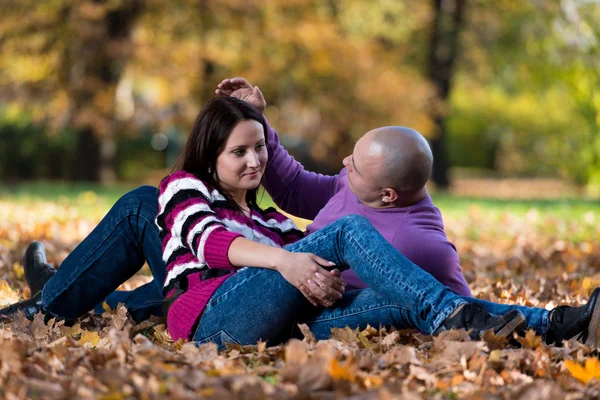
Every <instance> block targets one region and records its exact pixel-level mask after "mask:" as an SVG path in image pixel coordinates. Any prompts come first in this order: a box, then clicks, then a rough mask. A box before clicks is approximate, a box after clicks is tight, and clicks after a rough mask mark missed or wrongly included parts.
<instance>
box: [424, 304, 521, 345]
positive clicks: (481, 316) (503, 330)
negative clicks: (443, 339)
mask: <svg viewBox="0 0 600 400" xmlns="http://www.w3.org/2000/svg"><path fill="white" fill-rule="evenodd" d="M524 323H525V316H524V315H523V314H522V313H521V312H520V311H518V310H512V311H510V312H508V313H506V314H504V315H501V316H499V317H495V316H493V315H491V314H490V313H488V312H487V311H486V310H485V309H484V308H483V307H481V306H480V305H478V304H471V303H468V304H465V305H464V306H463V307H462V308H461V309H459V310H458V312H457V313H456V314H454V315H452V316H451V317H448V318H446V320H445V321H444V322H442V325H441V326H440V327H439V328H438V329H437V330H436V331H435V332H434V334H435V335H437V334H439V333H440V332H442V331H446V330H450V329H453V328H454V329H465V330H467V331H468V332H469V336H470V337H471V339H473V340H479V339H480V338H481V335H483V332H485V331H489V330H492V331H493V332H494V333H495V334H496V336H501V337H508V335H510V334H511V333H512V332H513V331H514V330H515V329H517V328H519V327H521V326H522V325H523V324H524Z"/></svg>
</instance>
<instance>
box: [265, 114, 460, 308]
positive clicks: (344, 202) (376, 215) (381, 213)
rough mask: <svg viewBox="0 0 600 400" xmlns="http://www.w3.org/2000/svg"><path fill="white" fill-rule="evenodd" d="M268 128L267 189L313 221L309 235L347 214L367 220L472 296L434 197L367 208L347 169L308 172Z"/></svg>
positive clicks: (350, 279) (352, 284)
mask: <svg viewBox="0 0 600 400" xmlns="http://www.w3.org/2000/svg"><path fill="white" fill-rule="evenodd" d="M268 128H269V129H268V151H269V164H268V165H267V168H266V172H265V177H264V186H265V188H266V189H267V191H268V192H269V194H270V195H271V197H272V198H273V200H274V201H275V203H276V204H277V205H278V206H279V207H281V209H283V210H284V211H286V212H288V213H290V214H292V215H295V216H298V217H301V218H306V219H311V220H314V221H313V223H312V224H310V225H309V226H308V227H307V233H309V234H310V233H311V232H314V231H316V230H319V229H321V228H323V227H324V226H326V225H328V224H330V223H331V222H333V221H335V220H337V219H339V218H340V217H343V216H345V215H349V214H360V215H363V216H364V217H366V218H367V219H368V220H369V221H370V222H371V223H372V224H373V226H374V227H375V228H376V229H377V230H378V231H379V232H380V233H381V234H382V235H383V237H384V238H385V239H386V240H387V241H388V242H390V243H391V244H392V245H393V246H394V247H395V248H396V249H398V251H399V252H400V253H402V254H404V256H406V258H408V259H409V260H411V261H412V262H414V263H415V264H417V265H418V266H419V267H421V268H422V269H424V270H425V271H427V272H429V273H430V274H431V275H433V276H434V277H435V278H436V279H437V280H438V281H439V282H441V283H442V284H443V285H445V286H448V287H449V288H450V289H451V290H452V291H453V292H454V293H456V294H459V295H463V296H470V295H471V291H470V289H469V286H468V285H467V283H466V281H465V278H464V276H463V274H462V269H461V267H460V261H459V259H458V254H457V252H456V247H454V245H453V244H452V243H451V242H449V241H448V238H447V237H446V233H445V232H444V222H443V220H442V214H441V212H440V210H439V209H438V208H437V207H435V206H434V205H433V202H432V200H431V197H430V196H429V195H427V197H425V198H424V199H423V200H421V201H419V202H418V203H416V204H413V205H411V206H408V207H402V208H386V209H377V208H371V207H367V206H365V205H364V204H362V203H361V202H360V200H358V198H357V197H356V195H355V194H354V193H353V192H352V190H350V187H349V186H348V176H347V171H346V169H345V168H344V169H342V170H341V171H340V173H339V174H338V175H335V176H327V175H322V174H317V173H314V172H308V171H306V170H304V167H303V166H302V164H300V163H299V162H298V161H296V160H295V159H294V158H293V157H292V156H290V155H289V154H288V152H287V151H286V150H285V149H284V148H283V147H282V146H281V144H280V143H279V137H278V136H277V132H275V130H274V129H273V128H271V127H270V126H269V127H268ZM343 277H344V280H345V281H346V283H347V284H348V288H349V289H353V288H364V287H367V285H366V284H365V283H364V282H362V281H361V280H360V279H359V278H358V277H357V276H356V274H355V273H354V272H353V271H345V272H344V273H343Z"/></svg>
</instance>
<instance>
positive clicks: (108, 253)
mask: <svg viewBox="0 0 600 400" xmlns="http://www.w3.org/2000/svg"><path fill="white" fill-rule="evenodd" d="M157 214H158V198H157V189H156V188H154V187H151V186H143V187H140V188H137V189H135V190H133V191H131V192H129V193H127V194H125V195H124V196H123V197H122V198H121V199H119V200H118V201H117V203H116V204H115V205H114V206H113V207H112V208H111V210H110V211H109V212H108V214H107V215H106V216H105V217H104V219H103V220H102V221H101V222H100V223H99V224H98V226H97V227H96V228H95V229H94V230H93V231H92V232H91V233H90V235H89V236H88V237H87V238H86V239H85V240H84V241H83V242H81V244H80V245H79V246H77V248H75V250H74V251H73V252H72V253H71V254H70V255H69V256H68V257H67V258H66V259H65V261H64V262H63V263H62V264H61V266H60V268H59V269H58V271H57V273H56V275H54V276H53V277H52V278H51V279H50V280H49V281H48V283H47V284H46V285H45V286H44V289H43V291H42V302H43V305H44V309H45V310H46V311H48V312H50V313H51V314H55V315H59V316H62V317H65V318H76V317H80V316H82V315H83V314H85V313H86V312H87V311H90V310H92V309H94V308H95V310H96V311H100V312H101V310H102V303H103V301H107V303H108V305H109V306H111V307H113V308H114V307H116V305H117V303H119V302H121V303H124V304H125V305H126V306H127V308H128V309H129V311H130V313H131V314H132V316H133V317H134V318H135V319H136V320H138V321H139V320H142V319H145V318H147V317H149V316H150V315H160V312H161V308H160V306H161V303H162V300H163V296H162V290H161V289H162V283H163V282H164V279H165V275H166V268H165V265H164V262H163V261H162V248H161V243H160V239H159V236H158V228H157V227H156V225H155V223H154V220H155V218H156V215H157ZM352 218H354V217H349V219H352ZM359 220H360V222H358V225H360V226H361V228H360V229H361V231H362V230H364V231H369V235H370V236H368V237H367V236H364V235H363V234H365V235H366V233H364V232H355V230H356V229H357V228H356V227H353V228H349V226H351V225H352V224H349V221H347V220H346V219H342V220H340V222H338V223H336V224H338V225H342V226H344V229H343V230H342V229H340V228H339V226H337V227H326V228H324V229H322V230H321V231H318V232H315V233H313V234H311V235H310V236H308V237H307V238H304V239H303V240H301V241H299V242H297V243H294V244H292V245H289V246H288V247H287V249H288V250H290V251H294V252H298V251H303V252H314V253H315V254H318V255H320V256H321V257H324V258H326V259H330V260H331V261H334V262H336V263H337V264H338V266H337V267H338V268H340V267H342V266H343V265H344V264H346V263H344V262H343V261H344V260H346V261H349V262H350V264H352V266H353V268H354V270H355V271H356V273H357V274H358V276H359V277H361V279H362V280H363V281H364V282H367V283H368V284H369V283H371V285H370V286H371V287H374V288H377V292H375V291H374V290H372V289H362V290H353V291H350V292H347V293H345V294H344V297H343V298H342V299H340V300H338V301H337V302H336V303H335V305H334V306H333V307H329V308H314V307H312V305H310V306H309V303H308V302H307V301H306V300H305V299H304V297H303V296H302V295H301V294H300V292H299V291H298V290H297V289H296V288H294V287H292V286H291V285H289V284H288V283H287V281H285V280H284V279H283V278H282V277H281V275H280V274H279V273H277V272H275V271H271V270H265V269H259V268H246V269H243V270H241V271H240V272H238V274H236V275H234V276H233V277H231V278H229V279H227V280H226V281H225V283H224V284H223V285H222V286H221V287H220V288H219V289H217V294H216V295H215V296H213V298H212V299H211V302H210V303H209V307H213V306H217V305H218V304H219V302H218V301H216V299H217V298H223V301H225V299H226V298H227V297H228V296H225V295H231V296H234V298H236V299H238V303H237V304H235V305H234V306H233V307H224V308H223V310H224V313H221V314H220V315H222V316H223V318H225V319H228V320H229V321H230V322H231V323H232V324H240V323H241V321H240V316H242V315H244V314H243V313H242V312H241V309H240V307H241V306H242V304H240V302H239V298H240V296H243V297H242V298H244V303H243V304H246V303H250V301H249V299H248V298H247V297H248V296H250V294H249V293H243V292H242V291H245V290H251V288H252V286H255V287H257V288H258V287H260V284H262V282H259V281H263V282H267V284H268V286H266V288H268V290H269V291H272V293H274V292H275V291H276V290H280V291H281V292H282V296H284V293H285V296H284V297H285V298H286V299H287V298H289V299H291V300H289V301H291V302H292V303H294V304H296V303H295V302H300V303H301V306H297V307H296V306H294V305H292V306H291V307H296V308H294V309H295V310H299V311H302V314H301V315H300V314H298V315H292V314H293V313H292V312H287V313H284V312H283V310H284V309H285V308H284V307H283V300H284V298H283V297H282V298H281V299H280V298H279V297H277V296H275V297H272V298H274V299H275V300H274V301H273V304H271V305H269V306H270V307H271V309H275V310H279V313H280V314H287V316H285V317H286V318H290V317H293V318H294V321H293V322H292V325H293V324H294V323H295V322H296V321H298V322H304V323H308V324H309V325H310V327H311V329H314V330H315V333H316V334H317V335H318V337H320V338H324V337H327V336H328V335H329V332H330V329H331V327H344V326H346V325H348V326H351V327H357V326H363V325H361V324H362V323H363V322H364V323H365V325H366V323H370V324H371V325H372V326H379V325H383V326H385V325H390V326H391V325H393V326H407V327H414V328H417V329H421V330H422V331H424V332H431V329H432V328H433V327H435V326H436V324H439V322H440V321H442V320H441V319H440V318H441V317H440V316H439V315H438V312H445V311H446V310H447V309H449V308H452V307H455V306H456V304H460V303H461V302H464V301H467V302H476V303H478V304H481V305H482V306H483V307H485V308H486V309H487V311H488V312H490V313H491V314H495V315H503V314H506V313H507V312H509V311H511V310H513V309H517V310H519V311H521V312H522V313H523V314H524V315H525V317H526V319H527V326H528V328H530V329H534V330H535V331H536V332H538V333H539V334H542V335H543V334H544V333H545V332H546V330H547V326H548V311H546V310H544V309H541V308H529V307H524V306H516V305H502V304H495V303H491V302H487V301H483V300H478V299H473V298H470V297H464V298H462V301H459V300H457V299H458V297H457V296H454V295H453V294H452V293H451V292H450V290H449V289H447V288H446V287H444V286H442V285H441V284H439V283H438V282H437V281H435V280H434V278H433V277H432V276H431V275H429V274H428V273H426V272H425V271H423V270H422V269H420V268H419V267H417V266H416V265H414V264H412V263H411V262H410V261H408V260H407V259H406V258H405V257H404V256H402V255H401V254H400V253H398V252H397V250H395V249H394V248H393V247H392V246H391V245H390V244H389V243H388V242H386V241H385V239H383V238H382V237H381V236H380V235H379V234H378V233H377V232H376V231H375V229H374V228H373V227H372V226H371V225H370V223H368V222H366V221H365V220H364V218H363V219H359ZM332 225H335V224H332ZM336 230H337V231H336ZM373 232H374V233H377V235H375V234H373ZM344 235H348V236H350V237H351V238H346V237H344ZM375 237H376V238H377V239H374V238H375ZM346 239H348V240H346ZM383 249H386V250H385V252H383ZM363 257H365V258H367V260H363V259H362V258H363ZM353 260H354V261H355V260H359V264H356V265H355V264H353V263H352V261H353ZM369 260H370V261H369ZM146 261H147V262H148V265H149V266H150V269H151V271H152V274H153V276H154V281H152V282H149V283H148V284H146V285H143V286H141V287H139V288H137V289H136V290H133V291H116V292H115V291H114V290H115V289H116V288H117V287H118V286H119V285H120V284H122V283H123V282H125V281H126V280H127V279H129V278H130V277H131V276H132V275H133V274H135V273H136V272H137V271H139V269H140V268H141V267H142V266H143V265H144V262H146ZM362 261H365V262H366V261H369V262H368V263H366V264H364V265H363V264H362ZM379 262H382V263H384V264H379ZM392 265H393V266H397V267H398V268H400V272H399V271H394V268H392V267H391V266H392ZM370 268H372V269H373V270H370ZM388 272H389V274H388ZM257 274H258V275H257ZM255 276H258V277H263V276H264V278H260V279H259V280H257V281H256V283H251V281H250V279H251V278H252V277H255ZM246 279H248V280H249V281H248V282H246ZM236 282H238V285H236ZM425 282H427V285H428V286H427V289H425V287H426V286H424V283H425ZM242 283H244V284H242ZM230 290H239V291H240V293H237V294H236V293H234V292H231V293H229V291H230ZM263 290H264V287H263ZM257 293H258V294H260V296H261V297H259V298H257V299H255V301H254V306H255V307H244V309H245V310H244V311H245V312H249V313H250V314H247V316H249V315H255V311H254V310H256V309H261V307H264V305H261V302H260V301H258V300H260V299H262V298H263V297H264V295H265V292H264V291H263V292H260V291H257ZM449 299H450V300H449ZM441 300H444V301H445V303H444V304H442V303H440V301H441ZM286 301H288V300H286ZM262 303H265V301H264V300H263V301H262ZM209 307H207V310H208V309H209ZM363 314H367V317H365V318H363V317H362V316H361V315H363ZM206 315H207V313H206V312H205V314H204V316H203V319H204V318H205V317H206ZM423 316H424V317H425V319H422V317H423ZM360 318H363V319H362V320H359V319H360ZM244 319H245V320H246V321H249V322H253V323H254V322H255V321H263V319H262V317H261V318H257V319H251V318H249V317H245V318H244ZM361 321H363V322H361ZM217 322H218V321H217ZM217 322H215V323H217ZM219 323H220V322H219ZM273 323H275V322H273ZM289 324H290V323H289V322H287V323H286V326H287V328H286V329H289ZM402 324H406V325H402ZM256 325H259V324H256ZM262 325H266V324H262ZM202 326H203V328H204V327H208V326H207V325H206V324H204V323H203V324H202ZM215 326H216V325H215ZM219 326H221V325H219ZM203 328H202V329H203ZM263 329H264V330H266V331H267V333H268V331H270V330H273V329H275V327H274V326H273V325H272V326H264V327H263ZM216 333H218V332H215V333H213V334H216ZM197 334H198V332H197ZM199 334H200V335H202V334H203V333H202V332H200V333H199ZM253 335H254V336H255V337H256V336H257V337H259V338H260V337H262V338H265V339H266V338H270V337H273V338H275V336H274V335H273V334H272V333H268V335H267V334H265V335H264V336H263V333H262V332H254V333H253ZM282 335H283V336H282V337H285V336H286V335H289V332H282ZM207 336H208V335H207ZM207 336H205V337H207ZM235 339H236V340H238V338H235ZM243 339H244V338H242V337H240V338H239V340H243Z"/></svg>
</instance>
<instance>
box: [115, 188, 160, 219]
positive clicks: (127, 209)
mask: <svg viewBox="0 0 600 400" xmlns="http://www.w3.org/2000/svg"><path fill="white" fill-rule="evenodd" d="M113 209H115V210H117V211H118V212H119V213H120V214H124V215H127V214H142V215H143V216H144V217H146V218H147V219H149V220H151V221H153V220H154V218H156V215H157V214H158V193H157V189H156V188H155V187H154V186H149V185H145V186H140V187H138V188H136V189H133V190H132V191H130V192H127V193H125V194H124V195H123V196H121V198H120V199H119V200H117V202H116V203H115V205H114V206H113Z"/></svg>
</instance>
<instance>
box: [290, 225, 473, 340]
mask: <svg viewBox="0 0 600 400" xmlns="http://www.w3.org/2000/svg"><path fill="white" fill-rule="evenodd" d="M340 231H343V232H344V234H345V235H346V237H347V240H348V241H350V240H351V241H352V242H353V243H355V249H357V250H358V251H360V252H362V254H363V256H364V257H366V258H367V259H368V260H370V262H371V263H372V265H373V266H374V268H376V269H377V271H378V273H380V274H382V273H384V272H385V271H383V270H382V269H381V268H380V267H378V265H380V264H382V263H381V262H380V261H379V260H378V258H377V257H376V256H373V255H371V253H370V252H369V251H368V250H367V249H365V248H364V247H363V246H362V244H361V243H360V241H358V240H357V239H356V238H355V237H354V233H353V232H352V231H350V230H349V229H348V228H347V227H346V226H341V227H340ZM333 234H334V235H335V236H337V235H338V234H339V233H336V232H333ZM329 236H330V233H329V232H328V234H327V235H322V236H319V237H317V238H316V239H315V240H312V241H311V240H306V239H305V240H304V241H303V243H302V244H300V245H299V246H298V247H297V248H295V249H294V251H299V250H302V249H303V248H304V247H306V246H308V245H310V244H318V243H319V241H320V240H325V239H327V238H328V237H329ZM308 239H311V237H310V236H308ZM383 240H385V239H383ZM390 245H391V244H390ZM399 286H401V287H402V289H403V290H406V291H407V292H408V293H409V294H412V295H413V296H416V297H418V298H422V295H421V294H419V293H417V292H415V291H414V290H413V289H412V288H410V287H409V286H406V285H403V284H402V283H400V282H399ZM466 303H467V302H466V301H465V300H463V299H461V298H458V299H456V300H453V301H452V302H451V304H450V305H448V306H447V307H445V308H444V309H443V310H440V311H439V312H437V316H436V318H435V319H434V320H433V322H432V325H433V327H434V328H433V329H432V330H431V332H433V331H435V329H437V328H438V327H439V325H441V323H442V322H443V321H444V320H445V319H446V318H447V317H448V316H449V315H450V314H451V313H452V312H453V311H454V310H455V309H456V308H457V307H458V306H459V305H461V304H466ZM426 304H427V305H431V306H432V308H433V309H435V308H437V307H436V306H435V304H432V303H431V302H429V301H427V303H426Z"/></svg>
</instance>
